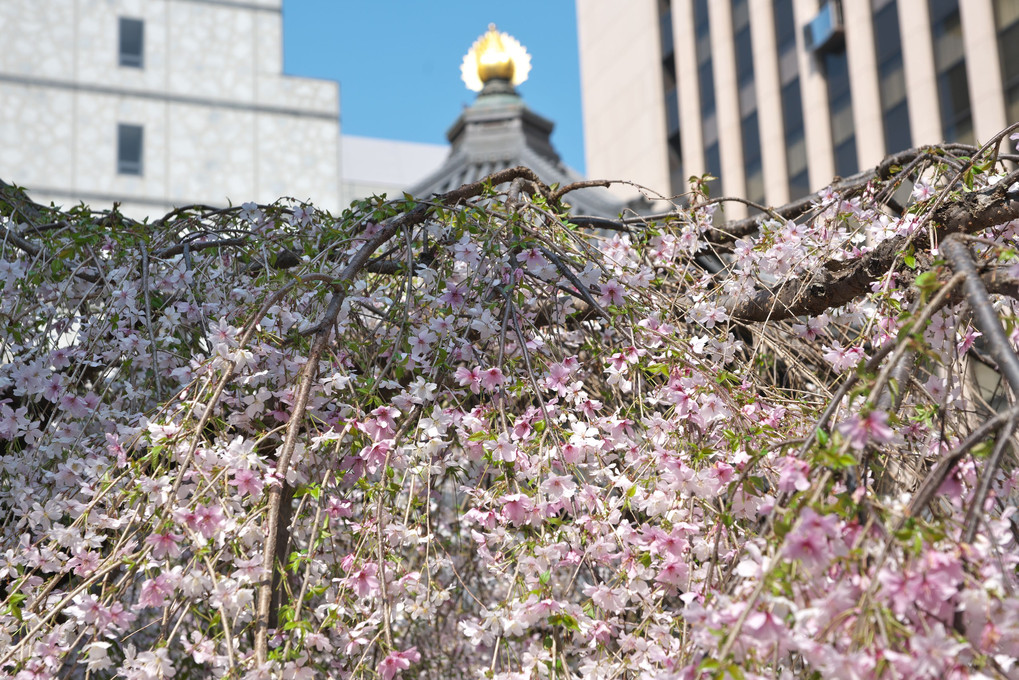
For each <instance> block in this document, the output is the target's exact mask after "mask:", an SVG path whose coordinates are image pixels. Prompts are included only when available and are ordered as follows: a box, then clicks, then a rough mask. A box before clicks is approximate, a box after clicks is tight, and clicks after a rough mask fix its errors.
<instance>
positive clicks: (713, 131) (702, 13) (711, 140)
mask: <svg viewBox="0 0 1019 680" xmlns="http://www.w3.org/2000/svg"><path fill="white" fill-rule="evenodd" d="M693 17H694V39H695V40H696V43H697V44H696V48H697V85H698V95H699V97H700V104H701V121H702V122H701V125H702V137H703V144H704V172H705V173H707V174H709V175H712V176H714V177H721V167H719V166H720V164H719V154H718V118H717V116H716V115H715V69H714V65H713V62H712V59H711V26H710V23H709V19H708V0H694V3H693ZM717 187H718V183H717V181H716V182H712V183H711V185H710V187H709V188H710V189H711V190H712V191H714V190H715V189H717Z"/></svg>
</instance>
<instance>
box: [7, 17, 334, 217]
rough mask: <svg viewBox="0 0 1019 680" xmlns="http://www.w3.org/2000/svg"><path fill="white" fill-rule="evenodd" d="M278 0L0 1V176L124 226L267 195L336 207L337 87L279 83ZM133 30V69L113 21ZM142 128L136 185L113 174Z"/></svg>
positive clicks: (39, 196)
mask: <svg viewBox="0 0 1019 680" xmlns="http://www.w3.org/2000/svg"><path fill="white" fill-rule="evenodd" d="M281 8H282V0H243V1H242V0H47V1H46V3H45V10H43V8H42V4H41V3H39V2H38V0H3V1H2V2H0V35H4V36H7V39H6V40H5V43H4V49H2V50H0V102H3V106H0V176H2V177H3V178H4V179H5V180H7V181H11V182H15V183H17V184H19V185H22V186H25V187H26V188H27V189H28V190H29V193H30V195H32V196H33V197H34V198H36V200H40V201H51V200H52V201H54V202H56V203H58V204H64V205H67V204H69V203H77V202H78V201H81V200H83V201H85V202H87V203H89V204H90V205H93V206H94V207H101V206H102V205H104V204H109V203H110V202H112V201H114V200H116V201H122V202H123V206H122V207H123V209H124V211H125V212H126V213H127V214H132V215H135V216H139V217H140V216H144V215H149V216H155V215H158V214H161V213H163V212H165V211H166V210H168V209H169V208H171V207H173V206H177V205H185V204H191V203H208V204H212V205H225V204H227V203H228V202H232V203H235V204H236V203H239V202H243V201H248V200H256V201H260V202H271V201H274V200H276V199H277V198H279V197H280V196H292V197H294V198H298V199H301V200H307V199H311V200H312V201H313V202H315V203H316V205H319V206H320V207H322V208H326V209H329V210H336V209H338V208H339V207H340V205H341V204H340V175H339V163H340V158H339V157H340V125H339V86H338V84H337V83H335V82H330V81H323V80H312V79H307V78H298V77H293V76H284V75H283V45H282V32H283V27H282V14H281ZM122 17H124V18H129V19H140V20H142V21H143V22H144V61H143V66H142V67H141V68H137V67H132V66H121V65H120V63H119V53H120V44H119V31H120V28H119V26H120V25H119V21H120V19H121V18H122ZM122 123H123V124H134V125H140V126H142V128H143V130H144V132H143V135H144V143H143V159H142V161H143V170H142V174H141V175H131V174H123V173H119V172H118V166H117V126H118V124H122Z"/></svg>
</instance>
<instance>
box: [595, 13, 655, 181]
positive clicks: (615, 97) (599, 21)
mask: <svg viewBox="0 0 1019 680" xmlns="http://www.w3.org/2000/svg"><path fill="white" fill-rule="evenodd" d="M658 31H659V15H658V11H657V9H656V7H655V4H654V2H651V0H641V1H637V2H619V1H618V0H581V2H578V3H577V35H578V42H579V47H580V55H581V60H580V85H581V95H582V97H583V111H584V113H583V115H584V131H585V141H584V153H585V156H586V161H587V174H588V176H589V177H598V178H606V179H627V180H631V181H634V182H636V183H638V184H641V185H644V186H647V187H650V188H652V189H653V190H656V191H667V190H668V182H669V167H668V158H667V155H666V123H665V100H664V96H663V89H662V73H661V45H660V44H659V35H658ZM612 189H613V191H615V192H618V193H619V194H620V195H622V196H630V195H632V194H633V189H632V188H627V187H616V186H613V188H612Z"/></svg>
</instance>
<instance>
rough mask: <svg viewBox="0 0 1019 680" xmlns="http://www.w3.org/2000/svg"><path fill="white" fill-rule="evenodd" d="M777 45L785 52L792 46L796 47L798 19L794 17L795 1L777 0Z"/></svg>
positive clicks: (775, 8) (779, 49)
mask: <svg viewBox="0 0 1019 680" xmlns="http://www.w3.org/2000/svg"><path fill="white" fill-rule="evenodd" d="M774 10H775V45H776V46H777V47H778V51H779V52H784V51H785V49H786V47H787V46H789V45H790V44H791V45H793V46H794V47H795V45H796V19H795V18H794V17H793V0H775V5H774Z"/></svg>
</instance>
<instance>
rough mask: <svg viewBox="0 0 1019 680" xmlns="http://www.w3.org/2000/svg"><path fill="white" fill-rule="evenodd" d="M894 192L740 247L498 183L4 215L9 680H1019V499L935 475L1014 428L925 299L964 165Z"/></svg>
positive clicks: (688, 228)
mask: <svg viewBox="0 0 1019 680" xmlns="http://www.w3.org/2000/svg"><path fill="white" fill-rule="evenodd" d="M960 162H962V161H960ZM981 167H984V169H983V170H981V171H973V172H971V173H970V175H969V176H968V178H967V181H968V182H969V185H968V190H969V191H979V190H981V189H984V188H986V187H990V186H993V184H994V181H995V180H996V179H997V178H999V177H998V176H997V175H995V174H994V173H995V172H996V170H995V167H994V166H993V164H991V163H987V164H985V166H981ZM911 172H913V173H914V174H913V175H911V176H907V177H898V176H895V177H893V178H891V179H885V180H882V179H880V178H875V179H874V180H873V181H872V182H871V183H869V184H867V185H866V186H862V187H860V188H859V190H857V191H849V190H845V191H840V190H837V189H829V190H828V191H827V192H824V193H822V194H821V195H820V196H819V197H818V200H817V203H816V205H815V208H814V210H813V212H812V213H811V214H809V215H807V216H806V217H803V218H799V219H797V220H780V219H777V217H775V216H771V217H768V218H767V219H762V220H761V221H760V225H759V228H758V229H757V230H756V231H754V232H753V233H748V234H744V235H740V236H737V237H733V238H730V239H728V240H726V239H724V238H722V239H720V238H718V236H717V233H718V230H717V229H716V225H717V224H719V220H720V215H721V213H719V212H718V210H717V204H716V203H713V202H711V201H708V200H707V198H706V197H704V196H694V198H693V199H692V200H691V201H690V202H689V203H688V204H685V205H682V206H676V207H675V209H674V210H673V211H672V212H671V213H670V214H669V216H668V217H667V218H664V219H659V220H657V221H653V222H652V221H647V220H626V221H621V222H620V223H619V225H620V227H621V228H620V229H619V230H618V231H615V232H612V233H590V232H586V231H583V230H581V229H579V228H578V227H577V226H575V225H573V224H571V223H570V218H569V216H568V214H566V213H565V212H563V211H562V209H561V208H562V206H559V205H557V204H550V203H549V202H548V201H547V200H546V198H545V197H543V196H542V195H541V194H540V193H536V194H535V195H534V196H530V197H528V196H522V197H521V196H515V197H513V199H512V200H509V199H507V197H506V196H505V195H503V194H499V193H497V192H498V191H499V190H500V187H495V189H494V190H490V191H489V193H484V194H481V195H479V196H478V197H477V198H476V199H474V200H468V201H462V202H457V203H455V204H451V205H445V204H443V203H442V202H441V201H437V202H435V203H434V204H432V205H431V206H429V207H428V213H427V217H426V218H424V219H422V220H417V221H414V220H410V219H408V218H407V216H408V215H416V214H418V213H416V212H415V210H420V208H419V206H417V205H415V204H413V203H408V202H407V201H390V202H386V201H384V200H382V199H372V200H369V201H365V202H362V203H360V204H356V205H355V206H352V208H351V209H349V210H347V211H346V212H344V213H343V214H342V215H339V216H333V215H329V214H327V213H324V212H320V211H317V210H315V209H314V208H313V207H311V206H307V205H298V204H294V203H292V202H289V201H281V202H279V203H276V204H274V205H270V206H257V205H254V204H245V205H244V206H242V207H241V208H238V209H236V210H224V211H208V210H204V209H193V210H190V211H181V212H180V213H178V214H176V215H174V216H172V218H171V219H168V220H167V221H165V222H160V223H157V224H153V225H147V224H145V225H142V224H137V223H134V222H131V221H130V220H127V219H125V218H122V217H121V216H119V215H117V214H116V213H113V214H106V215H100V214H93V213H90V212H88V211H87V210H86V209H84V208H79V209H76V210H75V211H72V212H71V213H68V214H64V213H59V212H56V211H54V212H53V213H52V214H51V215H50V216H49V217H48V218H47V222H46V223H53V224H56V225H57V228H55V229H48V230H42V229H41V227H40V224H42V223H34V222H31V221H30V222H25V221H24V219H23V218H22V217H19V216H18V215H16V214H9V215H5V216H3V217H0V220H2V222H0V226H2V227H3V231H4V234H7V235H11V234H17V235H19V238H21V239H31V240H33V241H37V242H38V243H40V244H43V246H44V247H40V248H37V249H36V251H35V252H30V250H26V249H25V248H19V247H18V246H17V242H16V241H15V240H14V239H8V238H4V239H0V243H2V245H0V317H2V319H3V323H2V324H0V329H2V330H0V354H2V358H3V361H2V364H0V517H2V518H3V519H2V520H0V539H2V543H0V677H11V678H19V679H21V678H24V679H28V678H38V679H41V678H49V677H86V675H85V674H87V677H96V678H104V677H111V678H112V677H124V678H129V679H131V680H142V679H149V678H153V679H155V678H173V677H177V678H181V677H238V678H250V679H251V680H255V679H256V678H275V677H282V678H302V679H303V678H313V677H330V678H362V677H363V678H374V677H378V678H382V679H383V680H392V679H393V678H397V677H435V678H452V677H464V678H467V677H471V678H474V677H487V678H494V679H497V680H518V679H519V680H522V679H523V678H579V677H583V678H606V679H607V678H620V677H626V678H676V679H679V678H683V679H684V680H685V679H687V678H702V677H705V678H706V677H719V678H721V677H733V678H742V677H783V678H792V677H804V676H808V677H837V678H878V677H894V678H934V677H951V678H984V677H1019V665H1017V664H1016V659H1017V657H1019V596H1017V594H1016V593H1017V592H1019V590H1017V589H1019V582H1017V578H1016V568H1017V566H1019V552H1017V549H1016V548H1017V546H1016V539H1015V528H1014V526H1015V525H1014V519H1013V515H1014V513H1015V510H1016V507H1015V498H1016V494H1015V491H1016V489H1015V487H1016V483H1017V473H1016V471H1015V469H1014V468H1012V467H1010V466H1009V465H1008V464H1005V465H1000V466H998V467H996V468H992V467H989V466H988V465H987V464H986V460H988V455H989V453H990V451H989V450H990V448H991V447H990V446H986V445H982V446H983V448H980V447H977V448H975V449H973V450H972V451H969V452H967V453H965V454H964V455H958V456H955V457H954V458H952V459H951V460H952V464H951V466H950V467H949V468H947V472H946V473H945V474H944V476H943V477H942V478H940V479H937V478H933V477H931V475H932V474H933V473H934V472H936V471H937V470H939V469H940V468H938V466H937V464H938V462H939V461H942V460H945V459H946V458H949V457H951V454H952V452H953V451H954V450H955V449H956V448H957V447H959V446H960V444H961V443H962V442H963V440H965V438H966V437H967V435H968V434H969V433H970V432H971V431H973V430H974V429H975V428H976V427H978V426H979V425H980V424H981V423H983V422H984V421H987V420H988V419H990V418H991V417H992V416H994V414H995V413H997V412H998V411H1002V410H1003V409H1007V408H1009V402H1008V401H1007V399H1005V397H1004V396H1003V394H1005V391H1006V388H1005V387H1004V386H1002V385H997V383H996V382H995V381H991V380H989V379H988V375H987V374H988V371H989V370H990V372H991V373H992V374H993V370H991V369H988V366H993V363H992V362H991V361H990V360H989V359H987V357H986V356H985V352H984V350H983V345H982V344H981V339H980V337H981V334H980V331H977V330H975V329H974V328H973V327H972V325H971V323H972V322H971V319H970V317H969V316H968V315H967V313H966V312H965V310H966V303H965V301H964V300H962V299H961V298H958V297H956V298H947V299H944V300H941V301H939V302H938V303H937V304H938V306H937V308H936V309H935V308H931V306H932V305H934V304H935V303H934V302H933V301H932V298H931V295H930V290H929V287H928V288H924V287H923V285H921V284H923V282H924V280H921V279H920V276H919V275H920V274H921V273H926V272H931V273H934V275H935V280H938V279H937V276H941V280H944V279H945V278H946V276H944V275H942V274H943V272H942V270H943V268H944V264H943V263H942V262H941V261H940V260H938V259H937V258H938V254H937V252H936V250H932V249H931V247H930V246H931V243H932V242H934V239H935V236H936V234H935V227H934V226H933V225H932V224H931V223H930V220H929V218H930V215H929V212H930V210H931V209H932V208H931V206H932V205H933V202H934V201H937V200H939V199H940V198H942V197H944V198H945V200H954V199H952V197H951V196H950V195H949V194H950V193H951V192H953V191H957V190H958V187H957V186H956V185H955V184H953V181H955V180H953V177H954V174H953V173H954V172H955V166H954V165H952V164H951V163H949V162H948V161H944V160H939V159H938V158H934V159H933V160H928V161H925V162H923V163H917V164H915V165H914V166H913V167H912V170H911ZM913 180H916V183H915V189H914V192H913V195H912V197H911V200H910V202H909V203H908V206H907V207H906V208H905V209H904V211H903V212H901V214H897V215H896V214H894V211H891V210H889V209H888V208H886V207H885V205H886V203H887V197H888V196H890V195H891V193H892V192H893V191H894V190H895V188H896V186H897V185H898V184H899V183H901V182H902V181H907V182H912V181H913ZM502 188H505V187H502ZM1017 228H1019V223H1017V222H1015V221H1012V222H1005V223H1001V224H995V225H993V226H992V227H991V228H990V229H988V230H986V231H985V232H983V233H982V234H981V236H982V237H983V238H982V240H981V241H980V244H979V249H980V254H981V257H983V258H984V259H985V260H986V261H987V262H990V263H991V264H995V265H996V264H997V263H998V262H1001V263H1002V265H1001V269H1003V270H1006V269H1007V268H1008V267H1010V266H1014V265H1013V264H1010V263H1012V262H1014V258H1015V250H1014V249H1015V245H1016V244H1015V234H1016V230H1017ZM914 237H916V238H914ZM895 238H906V239H913V240H911V241H910V246H909V248H910V251H909V255H908V258H909V263H906V262H905V261H904V260H903V259H901V258H900V259H898V260H896V262H894V263H893V264H891V265H889V266H888V267H887V269H886V270H884V271H882V272H878V273H876V274H875V275H874V280H873V282H872V284H871V285H870V287H869V290H868V291H867V292H866V293H865V294H863V295H861V296H859V297H858V298H856V299H854V300H852V301H851V302H849V303H848V304H840V305H835V306H832V307H830V308H825V309H824V310H823V311H821V312H818V313H809V314H800V315H796V316H792V317H791V318H776V319H775V320H769V321H766V322H763V323H756V322H754V323H751V322H746V321H744V320H743V318H742V317H741V316H740V313H739V304H738V302H739V301H740V300H741V299H744V298H745V297H746V296H748V295H760V294H762V293H763V292H766V291H770V290H777V289H780V288H781V287H782V286H783V285H788V284H790V282H792V283H795V282H797V281H806V280H808V279H809V277H810V276H811V275H812V274H813V272H816V271H817V270H818V269H823V268H828V269H830V270H832V271H835V270H838V269H839V268H840V267H847V266H851V265H852V263H853V262H855V261H858V260H859V259H860V258H863V257H865V256H867V255H868V253H875V252H878V250H879V248H880V247H881V245H880V244H882V243H883V242H885V241H888V240H889V239H895ZM366 249H367V250H366ZM284 252H286V253H289V254H291V255H293V256H294V257H293V258H291V259H295V260H296V261H297V262H298V264H296V265H293V266H289V267H284V266H279V264H278V254H279V253H284ZM705 252H712V253H714V256H715V257H716V259H717V260H718V261H719V262H721V263H722V269H721V271H719V270H718V269H717V268H715V269H713V268H712V267H708V266H704V265H703V257H702V256H703V254H704V253H705ZM365 253H367V256H366V255H365ZM352 263H353V264H352ZM352 268H353V270H352ZM351 271H353V275H352V274H351ZM927 281H929V278H928V279H927ZM994 304H995V309H996V311H997V313H998V314H999V320H1000V322H1001V323H1003V324H1004V327H1005V329H1006V331H1007V332H1009V333H1010V334H1011V340H1012V342H1013V344H1014V343H1015V342H1016V341H1017V340H1019V330H1017V329H1019V324H1016V310H1015V307H1014V306H1013V300H1012V299H1011V298H1008V297H1005V296H1000V295H995V297H994ZM923 315H925V316H923ZM921 316H922V317H923V319H922V323H923V325H922V327H918V328H914V327H913V325H912V324H913V323H914V322H915V321H916V320H917V319H919V318H921ZM1012 349H1014V348H1012ZM900 350H901V351H900ZM907 353H908V355H909V358H910V362H909V367H910V370H911V371H912V373H911V374H908V375H906V378H905V379H902V378H901V376H900V374H899V373H895V376H894V377H893V378H889V377H888V376H887V375H886V374H887V373H888V371H883V368H884V367H886V366H888V365H889V364H887V362H890V361H900V362H901V357H902V356H903V355H904V354H907ZM883 357H884V359H882V358H883ZM882 361H884V362H885V363H882ZM896 365H898V364H896ZM889 371H890V369H889ZM1009 432H1010V430H1009ZM1002 436H1008V432H1006V433H1005V434H1004V435H1002ZM989 438H990V439H991V440H993V438H994V437H993V433H992V434H991V435H989ZM983 449H987V450H986V451H985V450H983ZM985 478H986V485H984V484H982V483H981V482H982V480H984V479H985ZM930 479H935V481H936V482H937V485H936V488H935V493H934V494H933V495H932V496H931V497H930V498H929V499H928V502H926V503H924V504H922V505H921V506H919V507H918V506H917V501H916V499H917V497H918V496H917V494H918V489H923V488H924V483H925V482H926V481H927V480H930ZM981 489H983V490H982V491H981ZM974 517H976V518H977V520H974V519H973V518H974ZM971 527H972V529H971ZM267 545H269V546H272V547H271V549H270V550H269V551H268V552H267V550H266V546H267ZM262 641H264V645H262Z"/></svg>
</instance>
